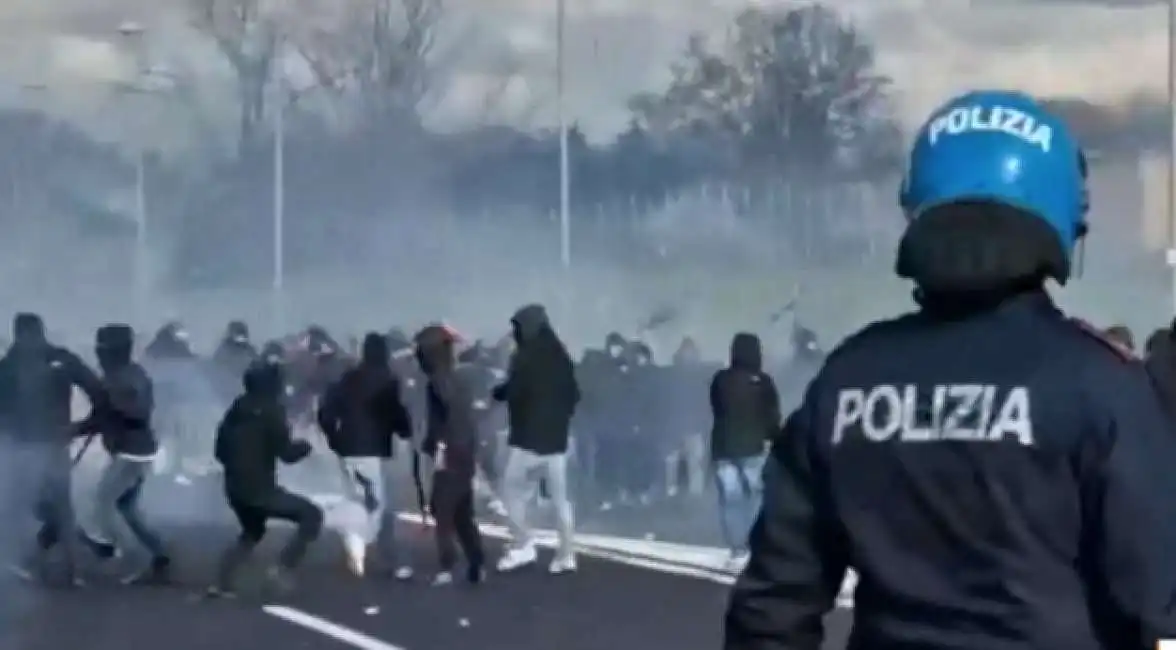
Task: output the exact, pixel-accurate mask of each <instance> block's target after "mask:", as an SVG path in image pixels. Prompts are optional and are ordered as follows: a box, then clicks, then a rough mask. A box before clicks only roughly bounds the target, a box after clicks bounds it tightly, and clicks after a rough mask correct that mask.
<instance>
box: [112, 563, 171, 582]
mask: <svg viewBox="0 0 1176 650" xmlns="http://www.w3.org/2000/svg"><path fill="white" fill-rule="evenodd" d="M122 583H123V584H124V585H126V586H128V587H161V586H164V585H169V584H171V560H170V559H169V558H166V557H158V558H155V559H154V560H152V561H151V564H150V565H149V566H147V567H146V568H145V569H143V570H142V571H140V572H138V573H136V574H133V575H130V576H127V577H126V578H124V579H123V581H122Z"/></svg>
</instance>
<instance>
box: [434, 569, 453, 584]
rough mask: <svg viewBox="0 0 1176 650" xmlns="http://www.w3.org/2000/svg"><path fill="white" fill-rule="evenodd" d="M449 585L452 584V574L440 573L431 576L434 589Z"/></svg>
mask: <svg viewBox="0 0 1176 650" xmlns="http://www.w3.org/2000/svg"><path fill="white" fill-rule="evenodd" d="M451 584H453V574H452V573H450V572H449V571H442V572H441V573H438V574H437V575H435V576H433V586H434V587H444V586H446V585H451Z"/></svg>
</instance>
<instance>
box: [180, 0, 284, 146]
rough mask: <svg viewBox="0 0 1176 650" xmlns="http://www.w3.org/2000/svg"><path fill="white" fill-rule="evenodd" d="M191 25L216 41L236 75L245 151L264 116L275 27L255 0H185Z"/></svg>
mask: <svg viewBox="0 0 1176 650" xmlns="http://www.w3.org/2000/svg"><path fill="white" fill-rule="evenodd" d="M189 1H190V3H191V14H192V25H193V27H195V28H196V29H198V30H200V31H201V32H203V33H204V34H207V35H208V36H209V37H210V38H212V39H213V41H215V42H216V45H217V48H218V49H219V50H220V52H221V54H222V55H224V57H225V58H226V59H227V60H228V62H229V65H231V66H232V67H233V71H234V72H235V73H236V76H237V95H238V98H239V101H240V117H239V120H240V122H239V129H240V130H239V134H238V149H239V152H241V153H244V152H245V151H247V150H248V149H249V148H250V147H251V146H252V144H253V143H254V142H255V140H256V139H257V135H258V132H259V129H260V126H261V124H262V123H263V121H264V119H265V110H266V85H267V84H268V83H269V80H270V75H271V72H272V68H273V65H274V58H275V55H276V53H277V51H278V44H279V43H278V42H279V30H278V29H277V26H276V25H275V24H274V21H273V20H272V19H269V18H267V17H265V16H264V15H263V14H262V12H261V7H260V3H259V0H189Z"/></svg>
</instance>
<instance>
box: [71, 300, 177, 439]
mask: <svg viewBox="0 0 1176 650" xmlns="http://www.w3.org/2000/svg"><path fill="white" fill-rule="evenodd" d="M94 343H95V345H94V348H95V352H96V353H97V356H98V365H99V367H100V368H101V369H102V382H103V385H104V388H105V389H106V394H107V397H108V401H107V403H106V408H104V409H96V410H94V411H93V412H92V413H91V415H90V417H89V418H87V420H86V422H85V423H84V424H83V425H82V428H83V429H86V430H87V431H88V432H92V433H101V434H102V446H103V447H104V448H105V449H106V451H107V453H109V454H110V455H112V456H124V457H129V458H134V459H138V460H144V461H146V460H150V459H151V458H153V457H154V456H155V454H156V452H158V451H159V443H158V441H157V440H156V438H155V433H154V432H153V431H152V429H151V416H152V413H153V412H154V410H155V388H154V385H153V384H152V382H151V377H149V376H148V375H147V371H146V370H144V369H143V367H142V366H140V365H139V364H137V363H135V362H134V360H133V359H132V358H131V356H132V353H133V350H134V347H135V332H134V330H132V329H131V327H130V326H129V325H124V324H119V323H116V324H110V325H104V326H102V327H100V328H98V331H97V333H96V334H95V341H94Z"/></svg>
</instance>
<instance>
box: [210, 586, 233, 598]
mask: <svg viewBox="0 0 1176 650" xmlns="http://www.w3.org/2000/svg"><path fill="white" fill-rule="evenodd" d="M204 597H205V598H207V599H209V600H221V599H224V600H232V599H234V598H236V597H237V592H236V591H233V589H232V588H231V587H225V586H220V585H210V586H209V587H208V588H207V589H205V590H204Z"/></svg>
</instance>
